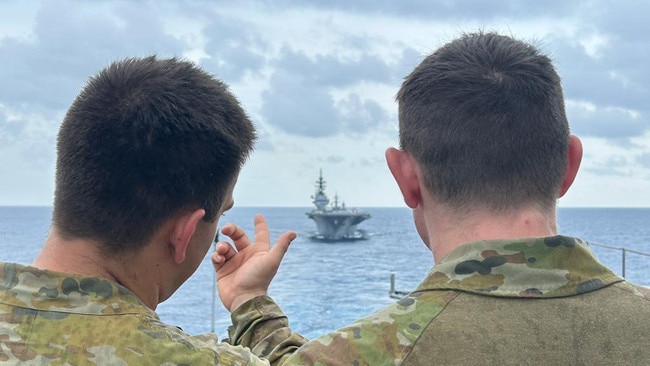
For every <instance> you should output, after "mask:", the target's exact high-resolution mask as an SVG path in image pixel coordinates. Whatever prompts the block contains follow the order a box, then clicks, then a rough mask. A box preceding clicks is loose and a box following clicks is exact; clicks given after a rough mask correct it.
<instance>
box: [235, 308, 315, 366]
mask: <svg viewBox="0 0 650 366" xmlns="http://www.w3.org/2000/svg"><path fill="white" fill-rule="evenodd" d="M231 319H232V323H233V325H232V326H231V327H230V328H229V329H228V335H229V337H230V339H229V340H225V341H226V342H229V343H231V344H233V345H241V346H244V347H248V348H250V349H251V351H252V352H253V354H255V355H256V356H258V357H261V358H265V359H267V360H268V361H269V362H270V363H271V364H272V365H278V364H281V363H282V362H284V360H285V359H286V358H287V357H289V356H291V355H292V354H293V353H294V352H295V351H296V350H297V349H298V348H299V347H300V346H302V345H303V344H305V343H307V342H308V339H307V338H305V337H303V336H301V335H300V334H298V333H294V332H293V331H291V329H290V328H289V320H288V319H287V316H286V315H284V313H283V312H282V310H281V309H280V307H279V306H278V305H277V304H276V303H275V302H274V301H273V300H272V299H271V298H270V297H268V296H259V297H256V298H253V299H251V300H249V301H248V302H246V303H244V304H243V305H241V306H240V307H239V308H237V309H236V310H235V311H233V313H232V314H231Z"/></svg>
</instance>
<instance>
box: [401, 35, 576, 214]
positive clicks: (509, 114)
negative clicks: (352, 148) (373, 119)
mask: <svg viewBox="0 0 650 366" xmlns="http://www.w3.org/2000/svg"><path fill="white" fill-rule="evenodd" d="M397 101H398V103H399V127H400V129H399V133H400V146H401V148H402V149H403V150H405V151H408V152H409V153H411V155H412V156H413V157H414V158H415V159H416V161H418V163H419V164H420V165H421V168H422V170H423V174H424V179H425V185H426V187H427V189H429V190H430V191H431V193H432V194H433V195H434V197H435V198H436V199H437V200H439V201H440V202H443V203H447V204H449V205H450V206H452V207H455V208H457V209H467V208H470V207H473V206H476V205H481V206H483V207H488V208H490V209H493V210H497V211H504V210H508V209H513V208H521V207H523V206H525V205H528V204H537V205H540V206H541V207H544V208H550V207H554V205H555V201H556V199H557V194H558V192H559V189H560V185H561V182H562V179H563V176H564V173H565V170H566V164H567V153H568V152H567V151H568V140H569V125H568V121H567V118H566V115H565V111H564V97H563V94H562V88H561V82H560V77H559V76H558V74H557V73H556V71H555V68H554V67H553V65H552V62H551V60H550V58H549V57H547V56H545V55H544V54H542V53H541V52H540V51H539V50H538V49H537V48H535V47H534V46H532V45H530V44H527V43H525V42H522V41H519V40H515V39H513V38H511V37H507V36H502V35H499V34H496V33H484V32H477V33H469V34H464V35H462V36H461V37H460V38H458V39H456V40H454V41H452V42H450V43H448V44H446V45H444V46H443V47H441V48H440V49H438V50H437V51H435V52H434V53H433V54H431V55H429V56H428V57H426V58H425V59H424V60H423V61H422V63H420V64H419V65H418V66H417V67H416V68H415V70H413V72H412V73H411V74H410V75H408V76H407V77H406V78H405V81H404V82H403V84H402V87H401V88H400V90H399V92H398V95H397Z"/></svg>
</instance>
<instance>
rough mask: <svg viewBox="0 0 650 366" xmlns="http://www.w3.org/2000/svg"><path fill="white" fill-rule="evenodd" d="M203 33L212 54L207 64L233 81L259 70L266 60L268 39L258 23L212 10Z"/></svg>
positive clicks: (207, 47) (222, 76) (224, 77)
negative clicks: (225, 15) (256, 24)
mask: <svg viewBox="0 0 650 366" xmlns="http://www.w3.org/2000/svg"><path fill="white" fill-rule="evenodd" d="M211 14H212V15H211V16H210V17H209V19H207V20H206V22H207V26H206V27H205V28H204V29H203V35H204V36H205V38H206V39H207V42H206V45H205V52H206V53H207V54H208V55H209V56H210V57H211V59H210V60H206V61H205V62H204V65H205V66H206V68H207V69H209V70H213V72H214V73H215V74H216V75H218V76H219V77H220V78H223V80H225V81H227V82H229V83H233V82H237V81H239V80H241V78H242V77H243V76H244V75H245V74H246V73H247V72H250V73H254V74H255V73H259V71H260V70H261V69H262V67H263V66H264V65H265V63H266V58H265V56H264V54H265V53H268V51H269V48H270V47H269V44H268V42H267V41H266V40H265V39H264V38H263V37H262V36H261V34H260V33H259V32H260V30H259V29H258V28H256V26H255V25H253V24H250V23H248V22H246V21H243V20H240V19H234V18H227V17H224V16H222V15H219V14H216V13H214V12H211Z"/></svg>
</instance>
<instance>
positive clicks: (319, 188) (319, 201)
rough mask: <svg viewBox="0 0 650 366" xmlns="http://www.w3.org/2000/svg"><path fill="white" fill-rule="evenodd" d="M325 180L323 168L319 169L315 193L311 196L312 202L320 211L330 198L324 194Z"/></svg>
mask: <svg viewBox="0 0 650 366" xmlns="http://www.w3.org/2000/svg"><path fill="white" fill-rule="evenodd" d="M325 187H326V182H325V180H324V179H323V169H321V170H320V175H319V177H318V180H317V181H316V193H315V194H314V195H313V196H312V198H313V199H314V201H313V203H314V205H316V208H318V209H319V210H321V211H324V210H325V208H326V207H327V205H328V204H329V203H330V199H329V198H327V195H326V194H325Z"/></svg>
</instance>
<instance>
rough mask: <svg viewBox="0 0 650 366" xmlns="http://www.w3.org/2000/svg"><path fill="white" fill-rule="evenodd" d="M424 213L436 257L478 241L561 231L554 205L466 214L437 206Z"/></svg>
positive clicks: (555, 233) (429, 242)
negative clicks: (549, 207) (558, 226)
mask: <svg viewBox="0 0 650 366" xmlns="http://www.w3.org/2000/svg"><path fill="white" fill-rule="evenodd" d="M424 216H425V217H424V220H425V222H426V228H427V230H426V232H427V234H428V238H429V240H428V245H429V248H430V249H431V251H432V252H433V257H434V260H435V261H438V260H440V259H442V257H444V256H445V255H447V253H449V252H450V251H452V250H453V249H455V248H457V247H458V246H460V245H462V244H465V243H470V242H474V241H480V240H495V239H518V238H530V237H545V236H553V235H557V225H556V216H555V211H554V209H552V210H548V211H547V210H539V209H534V208H524V209H520V210H517V211H512V212H507V213H498V212H494V211H491V210H484V209H475V210H472V211H470V212H469V213H467V214H463V215H458V214H455V213H453V212H450V210H445V209H437V210H435V209H434V210H431V211H430V212H428V214H425V215H424Z"/></svg>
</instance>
